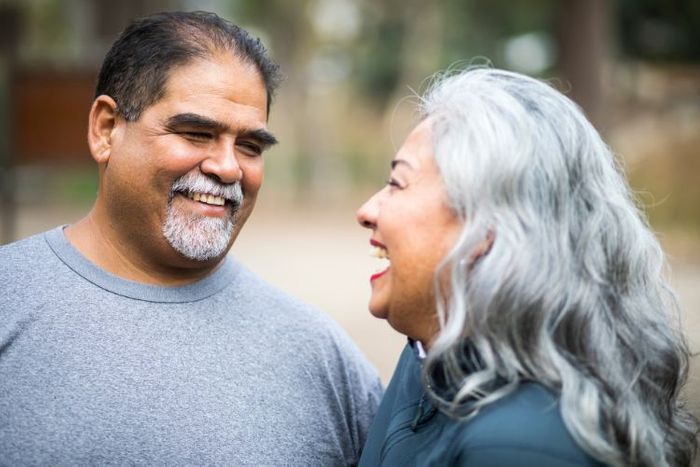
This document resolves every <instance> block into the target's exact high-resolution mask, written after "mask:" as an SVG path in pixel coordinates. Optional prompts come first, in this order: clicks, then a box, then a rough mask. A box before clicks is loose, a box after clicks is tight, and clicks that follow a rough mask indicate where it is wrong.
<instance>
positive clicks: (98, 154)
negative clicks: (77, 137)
mask: <svg viewBox="0 0 700 467" xmlns="http://www.w3.org/2000/svg"><path fill="white" fill-rule="evenodd" d="M117 118H118V111H117V103H116V102H115V101H114V99H112V98H111V97H109V96H107V95H101V96H98V97H97V98H96V99H95V101H94V102H93V103H92V108H91V109H90V117H89V121H88V146H89V147H90V154H91V155H92V158H93V159H95V162H97V163H98V164H106V163H107V162H108V161H109V156H110V154H111V150H112V136H113V133H114V129H115V127H116V124H117Z"/></svg>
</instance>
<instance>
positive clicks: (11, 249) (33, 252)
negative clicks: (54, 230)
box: [0, 232, 50, 274]
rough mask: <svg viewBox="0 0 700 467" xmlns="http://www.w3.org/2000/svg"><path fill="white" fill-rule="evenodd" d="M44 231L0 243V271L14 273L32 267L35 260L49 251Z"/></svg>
mask: <svg viewBox="0 0 700 467" xmlns="http://www.w3.org/2000/svg"><path fill="white" fill-rule="evenodd" d="M45 234H46V232H41V233H38V234H34V235H31V236H29V237H26V238H23V239H21V240H17V241H14V242H12V243H8V244H6V245H0V264H2V266H3V267H2V268H0V270H1V271H0V272H5V273H6V274H7V273H11V272H12V273H15V272H16V271H18V270H21V269H31V268H34V267H35V265H34V263H35V262H36V261H37V260H40V259H41V258H43V257H45V256H46V254H47V253H49V252H50V250H49V248H48V245H47V243H46V240H45V238H44V236H45Z"/></svg>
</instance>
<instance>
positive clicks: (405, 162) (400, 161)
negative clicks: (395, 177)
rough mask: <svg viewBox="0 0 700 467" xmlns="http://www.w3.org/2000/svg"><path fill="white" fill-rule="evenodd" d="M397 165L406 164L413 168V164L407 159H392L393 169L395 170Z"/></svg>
mask: <svg viewBox="0 0 700 467" xmlns="http://www.w3.org/2000/svg"><path fill="white" fill-rule="evenodd" d="M397 165H405V166H406V167H408V168H409V169H413V166H412V165H411V164H410V163H409V162H408V161H407V160H406V159H394V160H392V161H391V170H394V169H395V168H396V166H397Z"/></svg>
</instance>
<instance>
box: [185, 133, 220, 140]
mask: <svg viewBox="0 0 700 467" xmlns="http://www.w3.org/2000/svg"><path fill="white" fill-rule="evenodd" d="M181 134H182V135H184V136H185V137H186V138H187V139H191V140H194V141H209V140H210V139H212V138H213V137H214V135H212V134H211V133H206V132H203V131H183V132H182V133H181Z"/></svg>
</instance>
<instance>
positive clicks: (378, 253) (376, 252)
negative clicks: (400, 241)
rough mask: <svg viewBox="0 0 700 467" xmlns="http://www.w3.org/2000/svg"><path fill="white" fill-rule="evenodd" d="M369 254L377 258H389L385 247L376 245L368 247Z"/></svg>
mask: <svg viewBox="0 0 700 467" xmlns="http://www.w3.org/2000/svg"><path fill="white" fill-rule="evenodd" d="M369 254H370V255H372V256H374V257H375V258H379V259H389V254H388V253H387V252H386V249H384V248H380V247H378V246H373V247H372V248H370V250H369Z"/></svg>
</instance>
